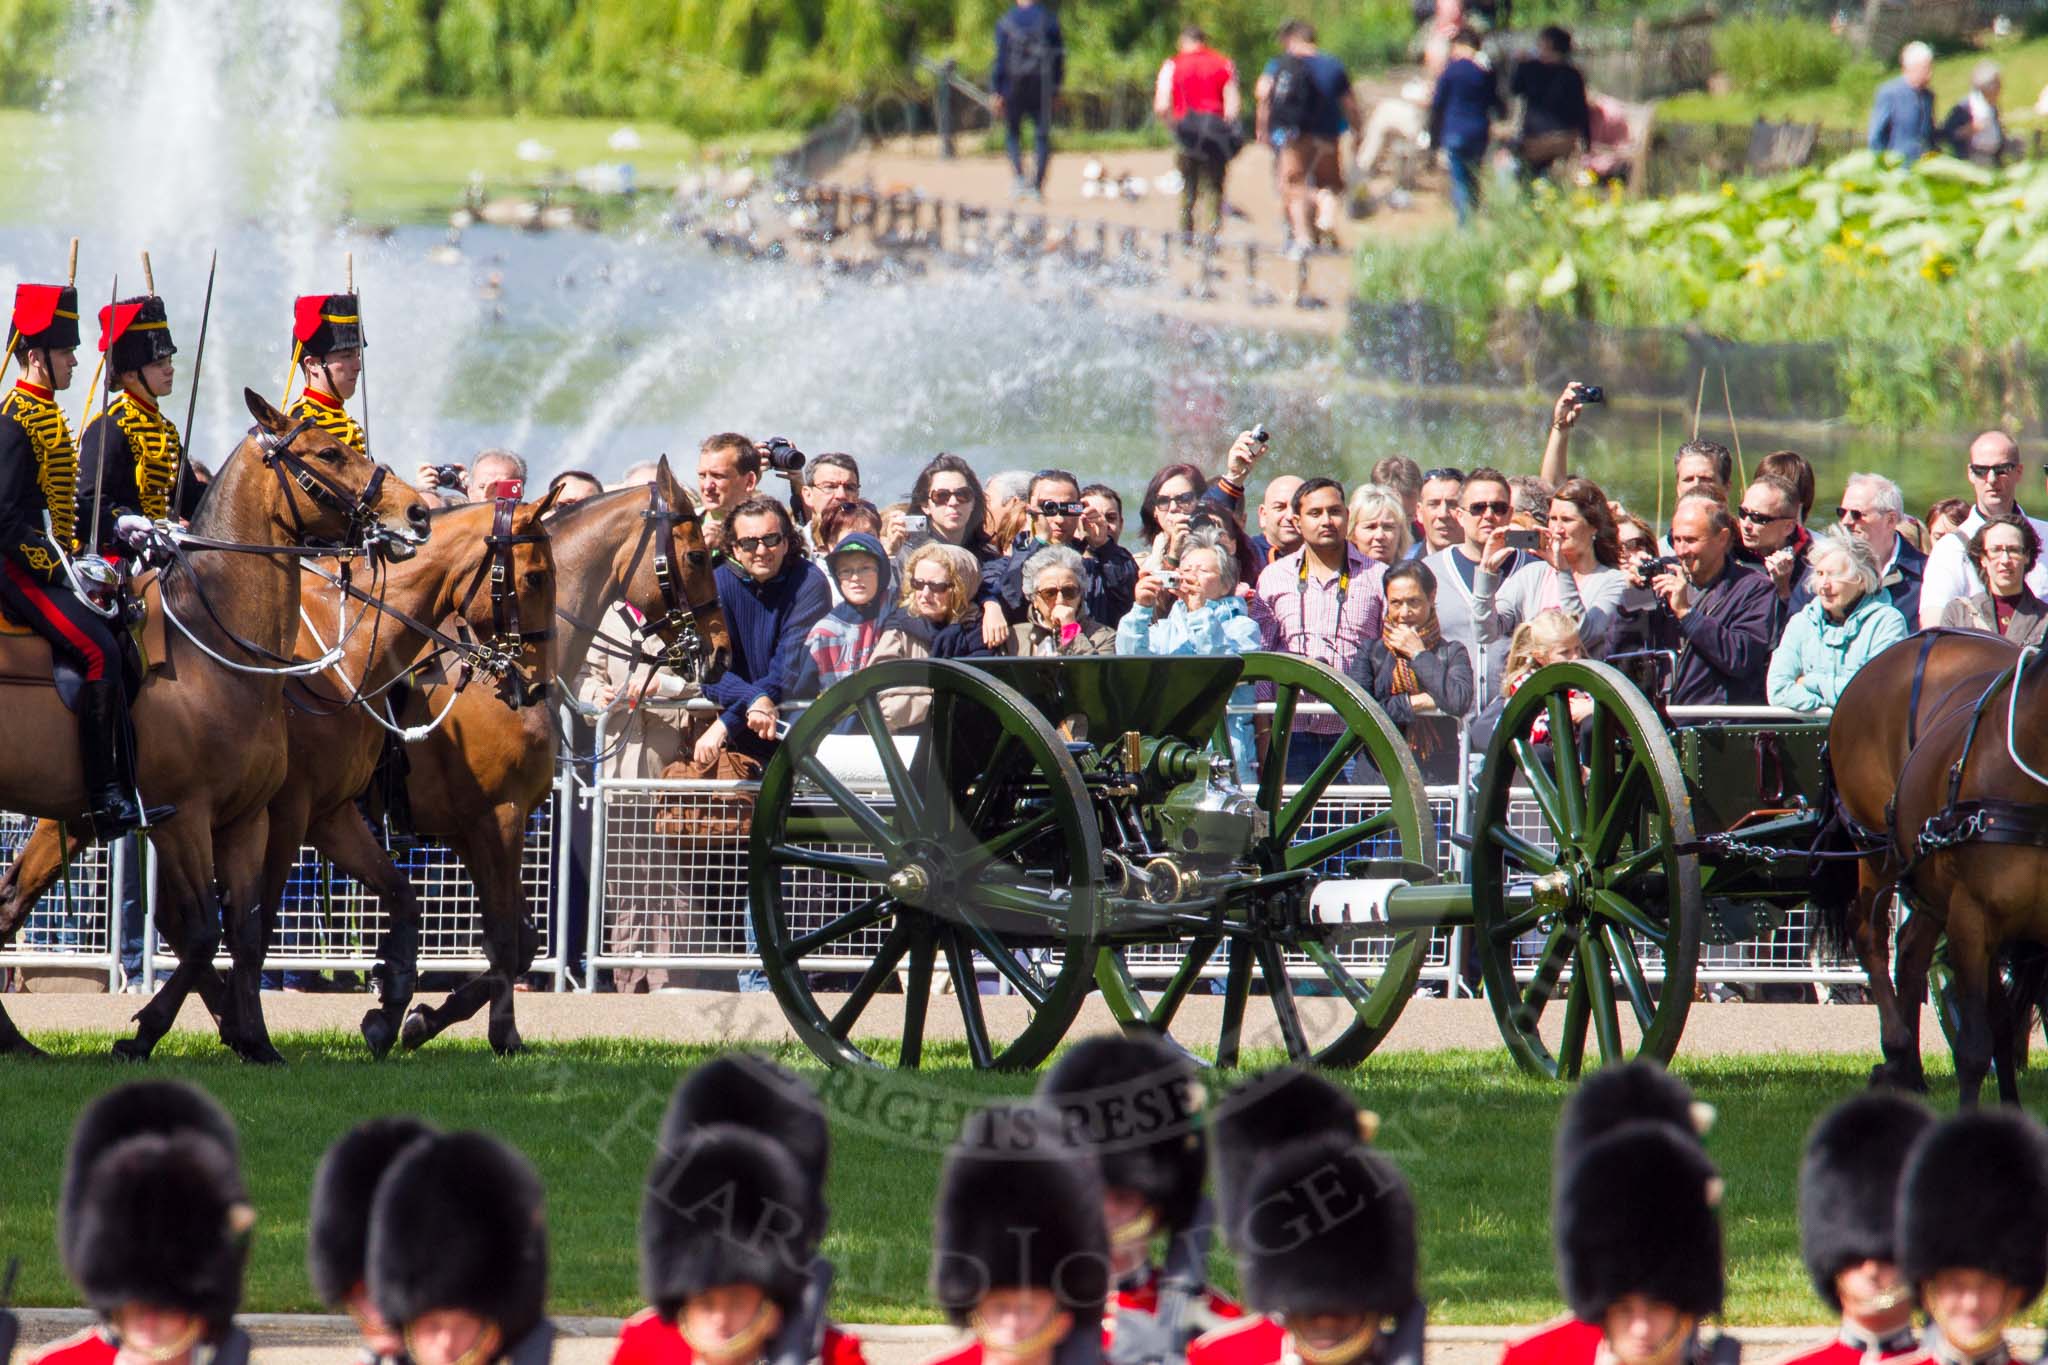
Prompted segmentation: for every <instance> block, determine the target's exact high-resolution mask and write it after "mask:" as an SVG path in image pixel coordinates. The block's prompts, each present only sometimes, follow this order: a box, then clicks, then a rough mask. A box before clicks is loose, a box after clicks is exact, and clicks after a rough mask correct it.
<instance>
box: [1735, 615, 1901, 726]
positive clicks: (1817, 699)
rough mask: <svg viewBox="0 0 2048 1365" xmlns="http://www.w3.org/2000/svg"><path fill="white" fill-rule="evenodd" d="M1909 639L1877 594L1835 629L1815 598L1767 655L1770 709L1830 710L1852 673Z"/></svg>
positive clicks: (1898, 616)
mask: <svg viewBox="0 0 2048 1365" xmlns="http://www.w3.org/2000/svg"><path fill="white" fill-rule="evenodd" d="M1910 633H1911V631H1910V630H1908V628H1907V626H1906V618H1905V617H1903V616H1901V615H1900V614H1899V609H1898V608H1897V607H1894V606H1893V605H1892V604H1891V597H1890V595H1889V594H1888V593H1886V592H1885V591H1884V590H1883V589H1879V590H1878V591H1877V592H1874V593H1870V594H1867V595H1866V596H1865V597H1864V598H1863V599H1862V600H1861V601H1859V602H1858V603H1857V604H1856V605H1855V606H1854V607H1853V608H1851V609H1850V611H1849V616H1848V619H1847V620H1844V621H1841V622H1839V623H1837V622H1834V621H1831V620H1829V619H1828V614H1827V609H1826V608H1825V607H1823V606H1822V605H1821V604H1820V599H1818V598H1815V599H1814V600H1813V601H1811V602H1808V603H1807V604H1806V605H1805V606H1804V607H1802V608H1800V610H1799V614H1798V615H1797V616H1794V617H1793V618H1792V619H1791V620H1790V621H1788V622H1786V624H1785V638H1784V639H1782V640H1780V641H1779V642H1778V647H1777V649H1776V650H1774V651H1772V653H1771V674H1770V682H1769V688H1770V691H1769V695H1770V699H1771V705H1773V706H1786V707H1790V708H1791V709H1792V710H1794V711H1819V710H1821V709H1823V708H1826V709H1829V710H1832V709H1833V708H1834V705H1835V703H1836V702H1837V701H1839V700H1840V699H1841V696H1842V689H1843V688H1845V687H1847V686H1848V685H1849V679H1851V678H1853V677H1855V676H1856V671H1857V670H1858V669H1860V668H1862V667H1863V665H1865V664H1867V663H1869V662H1870V661H1871V660H1872V659H1874V658H1876V657H1877V656H1878V655H1879V654H1881V653H1883V652H1884V650H1885V649H1887V648H1889V647H1890V646H1892V645H1895V644H1897V643H1898V642H1899V641H1901V640H1903V639H1905V638H1906V636H1907V635H1909V634H1910Z"/></svg>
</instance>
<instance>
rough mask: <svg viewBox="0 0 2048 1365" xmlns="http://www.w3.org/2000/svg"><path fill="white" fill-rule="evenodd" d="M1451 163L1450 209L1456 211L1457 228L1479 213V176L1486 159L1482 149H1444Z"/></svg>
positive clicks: (1484, 151)
mask: <svg viewBox="0 0 2048 1365" xmlns="http://www.w3.org/2000/svg"><path fill="white" fill-rule="evenodd" d="M1444 151H1445V153H1446V155H1447V156H1448V157H1449V158H1450V163H1451V207H1452V208H1454V209H1456V210H1457V213H1458V226H1459V227H1463V226H1465V224H1466V223H1468V222H1469V221H1471V218H1472V215H1473V214H1475V213H1477V212H1478V211H1479V176H1480V169H1481V163H1482V162H1483V161H1484V160H1485V159H1486V149H1485V148H1484V147H1446V148H1445V149H1444Z"/></svg>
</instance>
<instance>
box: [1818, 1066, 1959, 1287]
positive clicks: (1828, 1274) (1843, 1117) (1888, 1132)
mask: <svg viewBox="0 0 2048 1365" xmlns="http://www.w3.org/2000/svg"><path fill="white" fill-rule="evenodd" d="M1933 1122H1934V1115H1933V1114H1932V1113H1931V1112H1930V1111H1929V1110H1928V1108H1927V1106H1926V1105H1924V1104H1922V1103H1920V1102H1919V1101H1918V1100H1915V1099H1911V1098H1908V1097H1907V1096H1905V1095H1901V1094H1898V1093H1896V1092H1894V1091H1886V1090H1872V1091H1869V1092H1867V1093H1865V1094H1861V1095H1856V1096H1852V1097H1851V1098H1849V1099H1847V1100H1844V1101H1843V1102H1842V1103H1840V1104H1838V1105H1836V1106H1835V1107H1834V1108H1833V1109H1830V1110H1829V1111H1828V1112H1827V1113H1825V1114H1823V1115H1821V1118H1820V1122H1818V1123H1816V1124H1814V1125H1813V1131H1812V1132H1811V1133H1809V1134H1808V1135H1807V1138H1806V1155H1805V1156H1804V1158H1802V1160H1801V1161H1800V1165H1799V1254H1800V1256H1801V1257H1802V1258H1804V1260H1805V1261H1806V1270H1807V1273H1808V1274H1810V1275H1812V1276H1813V1287H1814V1290H1815V1292H1816V1293H1818V1294H1819V1295H1820V1296H1821V1299H1822V1300H1823V1301H1824V1302H1825V1303H1826V1304H1827V1305H1828V1307H1830V1308H1832V1309H1833V1310H1834V1311H1836V1312H1838V1313H1839V1312H1841V1311H1842V1299H1841V1296H1840V1295H1839V1294H1837V1293H1836V1292H1835V1276H1837V1275H1839V1274H1841V1273H1842V1272H1843V1271H1844V1270H1846V1269H1847V1268H1848V1267H1850V1266H1852V1265H1856V1264H1858V1263H1859V1262H1862V1261H1894V1262H1895V1261H1897V1260H1898V1259H1899V1255H1898V1236H1897V1223H1896V1214H1897V1211H1898V1205H1899V1177H1900V1174H1901V1173H1902V1172H1903V1171H1904V1170H1905V1167H1906V1152H1907V1151H1908V1149H1910V1148H1911V1147H1912V1145H1913V1141H1914V1139H1916V1138H1918V1137H1919V1136H1920V1134H1921V1133H1923V1132H1925V1131H1926V1130H1927V1129H1928V1127H1930V1126H1931V1125H1932V1124H1933Z"/></svg>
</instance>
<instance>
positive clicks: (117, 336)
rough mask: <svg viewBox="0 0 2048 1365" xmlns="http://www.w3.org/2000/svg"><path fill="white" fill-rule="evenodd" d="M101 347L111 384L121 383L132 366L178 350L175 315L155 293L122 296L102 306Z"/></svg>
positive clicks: (109, 383) (141, 364) (170, 354)
mask: <svg viewBox="0 0 2048 1365" xmlns="http://www.w3.org/2000/svg"><path fill="white" fill-rule="evenodd" d="M100 350H101V351H102V352H103V353H105V354H106V357H107V388H108V390H109V391H112V390H116V389H119V388H120V387H121V380H120V376H121V375H123V374H125V373H127V372H128V371H129V370H139V369H141V368H142V367H143V366H144V365H148V364H151V363H153V362H155V361H158V360H163V359H165V358H166V357H168V356H174V355H176V354H177V353H178V348H177V346H176V345H175V344H174V343H173V342H172V341H171V318H170V314H168V313H166V312H165V311H164V301H163V300H162V299H161V298H159V297H158V296H157V295H155V294H144V295H142V296H140V297H139V298H132V299H121V300H119V301H118V302H116V303H115V304H113V306H111V307H103V308H101V309H100Z"/></svg>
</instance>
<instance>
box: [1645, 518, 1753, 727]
mask: <svg viewBox="0 0 2048 1365" xmlns="http://www.w3.org/2000/svg"><path fill="white" fill-rule="evenodd" d="M1734 541H1735V521H1734V518H1732V517H1730V516H1729V515H1728V507H1727V504H1726V503H1723V502H1721V501H1719V500H1717V499H1715V498H1713V497H1712V496H1710V495H1707V494H1702V493H1689V494H1687V495H1686V496H1685V497H1682V498H1680V499H1679V500H1678V510H1677V511H1675V512H1673V513H1672V515H1671V549H1672V551H1673V555H1672V557H1670V558H1665V559H1653V560H1650V561H1649V562H1648V563H1646V564H1644V565H1643V566H1642V569H1641V581H1642V582H1643V583H1644V584H1645V585H1646V586H1647V587H1649V589H1650V590H1651V591H1652V592H1654V593H1656V595H1657V602H1658V605H1657V609H1656V611H1655V613H1654V614H1653V615H1652V617H1651V619H1650V633H1651V640H1652V645H1653V647H1654V648H1660V649H1671V650H1675V651H1676V652H1677V655H1678V666H1677V668H1676V669H1675V670H1674V671H1673V673H1672V675H1671V704H1672V705H1674V706H1761V705H1763V704H1764V679H1765V675H1766V674H1767V673H1768V672H1769V671H1770V666H1771V628H1772V625H1773V623H1774V621H1775V620H1776V613H1777V604H1778V595H1777V593H1776V591H1774V590H1773V589H1772V587H1771V580H1770V577H1769V576H1768V575H1767V574H1764V573H1761V572H1759V571H1758V570H1755V569H1751V568H1747V567H1745V566H1743V565H1741V564H1738V563H1736V562H1735V561H1734V559H1733V558H1731V557H1730V554H1729V550H1730V548H1731V547H1732V546H1733V544H1734Z"/></svg>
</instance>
